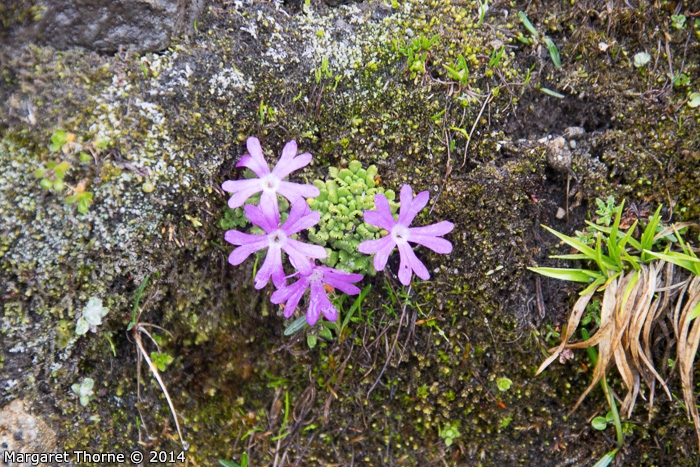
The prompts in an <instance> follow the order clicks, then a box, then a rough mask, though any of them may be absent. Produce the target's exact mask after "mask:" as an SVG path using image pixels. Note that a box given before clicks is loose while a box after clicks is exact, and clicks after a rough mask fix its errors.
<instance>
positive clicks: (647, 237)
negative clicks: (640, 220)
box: [640, 206, 661, 261]
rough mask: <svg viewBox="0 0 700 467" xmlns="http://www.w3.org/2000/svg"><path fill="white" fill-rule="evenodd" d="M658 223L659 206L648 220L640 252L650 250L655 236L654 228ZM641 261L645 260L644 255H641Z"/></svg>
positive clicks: (659, 218) (659, 220)
mask: <svg viewBox="0 0 700 467" xmlns="http://www.w3.org/2000/svg"><path fill="white" fill-rule="evenodd" d="M659 222H661V206H659V207H658V208H657V209H656V212H655V213H654V215H653V216H651V217H650V218H649V223H648V224H647V226H646V228H645V229H644V232H643V233H642V238H641V241H640V243H641V245H642V250H651V246H652V245H653V244H654V236H655V235H656V227H657V226H658V225H659ZM642 260H644V261H646V260H647V259H646V258H645V255H644V253H642Z"/></svg>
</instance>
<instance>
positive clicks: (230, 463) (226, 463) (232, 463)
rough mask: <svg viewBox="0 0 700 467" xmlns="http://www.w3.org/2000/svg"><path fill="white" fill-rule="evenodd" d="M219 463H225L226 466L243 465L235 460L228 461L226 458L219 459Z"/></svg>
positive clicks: (237, 466) (238, 466)
mask: <svg viewBox="0 0 700 467" xmlns="http://www.w3.org/2000/svg"><path fill="white" fill-rule="evenodd" d="M219 464H221V465H223V466H224V467H241V466H240V465H239V464H236V463H235V462H233V461H227V460H226V459H219Z"/></svg>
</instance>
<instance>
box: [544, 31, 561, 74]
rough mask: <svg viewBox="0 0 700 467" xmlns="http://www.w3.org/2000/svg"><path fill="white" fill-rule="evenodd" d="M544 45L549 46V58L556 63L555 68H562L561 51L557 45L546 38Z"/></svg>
mask: <svg viewBox="0 0 700 467" xmlns="http://www.w3.org/2000/svg"><path fill="white" fill-rule="evenodd" d="M544 43H545V44H546V45H547V50H548V51H549V56H550V57H552V63H554V67H555V68H561V57H560V56H559V49H557V46H556V44H554V42H552V40H551V39H550V38H549V37H545V38H544Z"/></svg>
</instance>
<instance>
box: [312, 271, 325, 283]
mask: <svg viewBox="0 0 700 467" xmlns="http://www.w3.org/2000/svg"><path fill="white" fill-rule="evenodd" d="M309 282H323V270H321V269H319V268H314V271H313V272H312V273H311V275H309Z"/></svg>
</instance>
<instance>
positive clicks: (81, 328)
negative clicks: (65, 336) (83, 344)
mask: <svg viewBox="0 0 700 467" xmlns="http://www.w3.org/2000/svg"><path fill="white" fill-rule="evenodd" d="M89 329H90V324H89V323H88V322H87V321H85V318H80V319H79V320H78V324H77V325H76V326H75V333H76V334H77V335H79V336H82V335H83V334H85V333H87V332H88V330H89Z"/></svg>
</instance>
